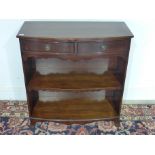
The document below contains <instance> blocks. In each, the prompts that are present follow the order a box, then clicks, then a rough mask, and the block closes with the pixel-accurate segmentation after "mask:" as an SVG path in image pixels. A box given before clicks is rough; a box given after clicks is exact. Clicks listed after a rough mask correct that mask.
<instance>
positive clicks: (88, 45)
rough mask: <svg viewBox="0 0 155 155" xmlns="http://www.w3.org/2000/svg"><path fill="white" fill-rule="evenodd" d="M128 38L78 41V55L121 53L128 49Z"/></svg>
mask: <svg viewBox="0 0 155 155" xmlns="http://www.w3.org/2000/svg"><path fill="white" fill-rule="evenodd" d="M128 45H129V42H128V40H118V41H103V42H102V41H101V42H80V43H78V54H79V55H89V54H90V55H92V54H104V53H107V54H108V53H110V52H111V53H122V52H126V51H127V50H128V47H129V46H128Z"/></svg>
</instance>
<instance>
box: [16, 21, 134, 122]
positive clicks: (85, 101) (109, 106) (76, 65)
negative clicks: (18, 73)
mask: <svg viewBox="0 0 155 155" xmlns="http://www.w3.org/2000/svg"><path fill="white" fill-rule="evenodd" d="M132 37H133V34H132V33H131V32H130V30H129V29H128V27H127V26H126V24H125V23H124V22H90V21H89V22H88V21H86V22H80V21H77V22H71V21H26V22H24V24H23V26H22V27H21V29H20V31H19V33H18V34H17V38H19V42H20V49H21V57H22V63H23V71H24V78H25V87H26V93H27V103H28V108H29V115H30V120H31V124H32V125H33V124H34V123H35V122H37V121H54V122H62V123H66V124H70V123H87V122H93V121H99V120H113V121H115V122H116V124H118V122H119V119H120V110H121V103H122V96H123V90H124V83H125V76H126V69H127V64H128V55H129V49H130V42H131V38H132Z"/></svg>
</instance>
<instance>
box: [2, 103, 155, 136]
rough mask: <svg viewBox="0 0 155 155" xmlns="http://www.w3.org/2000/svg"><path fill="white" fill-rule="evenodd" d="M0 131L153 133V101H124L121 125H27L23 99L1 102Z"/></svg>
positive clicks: (35, 132)
mask: <svg viewBox="0 0 155 155" xmlns="http://www.w3.org/2000/svg"><path fill="white" fill-rule="evenodd" d="M0 134H1V135H56V134H58V135H154V134H155V105H147V104H146V105H123V106H122V110H121V125H120V127H119V128H117V127H116V126H115V125H114V122H112V121H98V122H93V123H88V124H85V125H79V124H72V125H65V124H61V123H54V122H43V123H41V122H38V123H36V125H35V126H34V127H30V126H29V119H28V109H27V104H26V102H24V101H23V102H19V101H11V102H9V101H3V102H2V101H1V102H0Z"/></svg>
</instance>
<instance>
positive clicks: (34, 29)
mask: <svg viewBox="0 0 155 155" xmlns="http://www.w3.org/2000/svg"><path fill="white" fill-rule="evenodd" d="M124 37H128V38H131V37H133V34H132V32H131V31H130V30H129V28H128V27H127V25H126V24H125V23H124V22H90V21H25V22H24V24H23V26H22V27H21V29H20V31H19V32H18V34H17V38H40V39H80V38H81V39H91V38H94V39H105V38H124Z"/></svg>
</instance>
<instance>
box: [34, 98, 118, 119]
mask: <svg viewBox="0 0 155 155" xmlns="http://www.w3.org/2000/svg"><path fill="white" fill-rule="evenodd" d="M117 116H118V114H117V113H116V111H115V110H114V108H113V106H112V105H111V103H110V102H108V101H107V100H102V101H96V100H89V99H70V100H63V101H52V102H40V101H39V102H38V103H37V104H36V105H35V107H34V109H33V112H32V118H37V119H50V120H53V121H54V120H55V121H89V120H102V119H107V118H115V117H117Z"/></svg>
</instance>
